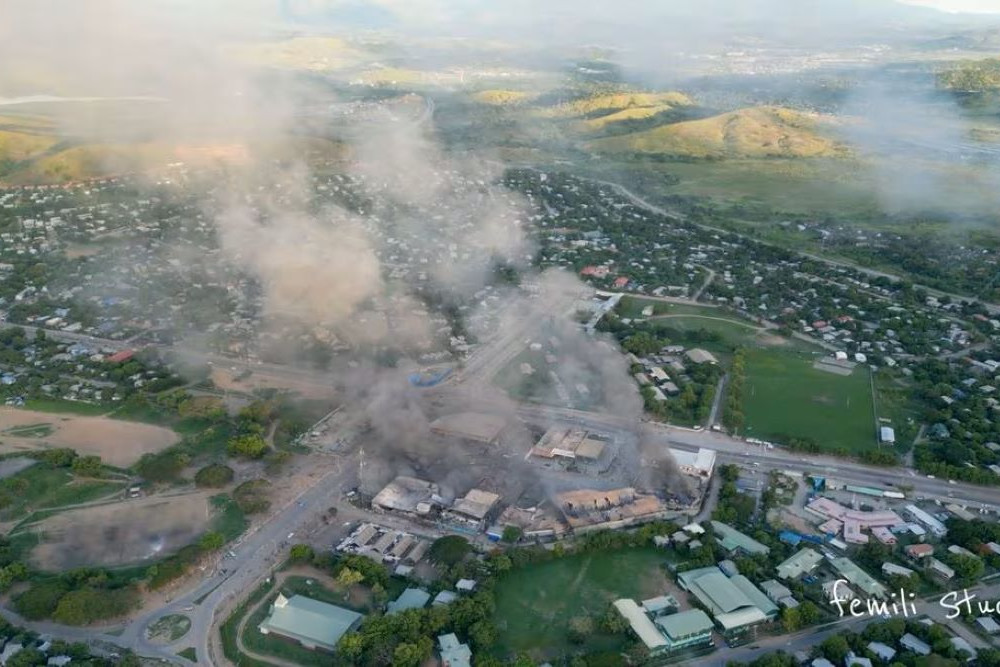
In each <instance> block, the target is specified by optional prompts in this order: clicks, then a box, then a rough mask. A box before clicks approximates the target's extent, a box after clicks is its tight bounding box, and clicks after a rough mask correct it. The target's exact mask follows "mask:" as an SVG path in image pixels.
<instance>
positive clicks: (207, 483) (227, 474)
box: [194, 463, 234, 488]
mask: <svg viewBox="0 0 1000 667" xmlns="http://www.w3.org/2000/svg"><path fill="white" fill-rule="evenodd" d="M233 476H234V473H233V469H232V468H230V467H229V466H224V465H221V464H219V463H213V464H211V465H207V466H205V467H204V468H202V469H201V470H199V471H198V472H196V473H195V475H194V483H195V484H197V485H198V486H201V487H212V488H218V487H220V486H225V485H226V484H229V483H230V482H232V481H233Z"/></svg>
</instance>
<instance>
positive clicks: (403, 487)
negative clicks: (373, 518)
mask: <svg viewBox="0 0 1000 667" xmlns="http://www.w3.org/2000/svg"><path fill="white" fill-rule="evenodd" d="M437 491H438V487H437V484H434V483H433V482H425V481H424V480H422V479H417V478H415V477H406V476H405V475H400V476H399V477H397V478H396V479H394V480H392V481H391V482H389V483H388V484H386V486H385V488H383V489H382V490H381V491H379V492H378V493H377V494H376V495H375V497H374V498H372V505H376V506H378V507H381V508H382V509H387V510H395V511H397V512H416V511H418V509H417V505H420V504H421V503H426V502H431V501H432V499H433V497H434V496H435V495H436V494H437Z"/></svg>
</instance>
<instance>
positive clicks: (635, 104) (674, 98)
mask: <svg viewBox="0 0 1000 667" xmlns="http://www.w3.org/2000/svg"><path fill="white" fill-rule="evenodd" d="M684 106H694V101H692V100H691V98H690V97H688V96H687V95H685V94H684V93H678V92H666V93H609V94H602V95H592V96H590V97H584V98H581V99H578V100H573V101H572V102H566V103H565V104H560V105H557V106H553V107H546V108H544V109H541V110H539V115H541V116H545V117H549V118H573V117H579V116H595V115H601V114H608V113H615V112H621V111H624V110H632V109H649V108H652V107H658V108H659V109H660V111H665V110H668V109H672V108H676V107H684ZM660 111H658V112H657V113H659V112H660Z"/></svg>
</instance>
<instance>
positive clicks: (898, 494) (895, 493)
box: [882, 491, 906, 500]
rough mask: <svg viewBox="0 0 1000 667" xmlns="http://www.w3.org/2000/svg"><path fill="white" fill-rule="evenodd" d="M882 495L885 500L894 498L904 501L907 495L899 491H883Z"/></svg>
mask: <svg viewBox="0 0 1000 667" xmlns="http://www.w3.org/2000/svg"><path fill="white" fill-rule="evenodd" d="M882 495H883V496H884V497H885V498H892V499H894V500H903V499H905V498H906V494H904V493H901V492H899V491H883V492H882Z"/></svg>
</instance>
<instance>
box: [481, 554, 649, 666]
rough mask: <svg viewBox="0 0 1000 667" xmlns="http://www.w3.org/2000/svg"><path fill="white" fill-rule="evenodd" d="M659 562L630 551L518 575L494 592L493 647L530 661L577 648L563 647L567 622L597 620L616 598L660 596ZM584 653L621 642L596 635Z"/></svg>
mask: <svg viewBox="0 0 1000 667" xmlns="http://www.w3.org/2000/svg"><path fill="white" fill-rule="evenodd" d="M664 562H665V559H664V556H663V553H662V552H658V551H655V550H652V549H632V550H626V551H611V552H604V553H595V554H581V555H577V556H571V557H568V558H560V559H558V560H554V561H550V562H547V563H540V564H538V565H534V566H529V567H526V568H523V569H519V570H518V571H517V574H516V575H515V576H512V577H509V578H507V579H505V580H504V581H503V583H502V584H501V585H500V586H498V587H497V607H496V614H495V616H494V620H495V622H496V624H497V628H498V629H499V631H500V639H499V641H498V642H497V646H502V647H503V648H504V651H505V652H510V653H512V654H513V653H516V652H519V651H528V652H531V654H532V656H533V657H536V658H544V657H546V656H558V655H560V654H561V653H563V652H565V651H567V650H569V649H570V648H579V647H574V645H572V644H570V642H569V639H568V636H567V629H568V627H569V621H570V620H571V619H573V618H575V617H581V616H590V617H594V618H598V619H599V618H600V617H601V616H602V615H603V614H604V613H605V612H606V611H607V609H608V606H609V605H610V604H611V602H613V601H614V600H617V599H618V598H622V597H626V598H633V599H638V600H642V599H647V598H650V597H653V596H656V595H662V594H663V593H664V592H665V591H666V590H667V577H666V574H665V570H664V569H663V567H662V565H663V563H664ZM585 648H587V649H589V650H593V651H613V650H618V649H620V648H621V638H620V637H615V636H611V635H604V634H602V633H600V632H599V631H598V632H595V634H593V635H592V636H591V637H590V639H589V640H588V641H587V643H586V646H585ZM536 652H537V653H538V654H537V655H536Z"/></svg>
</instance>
